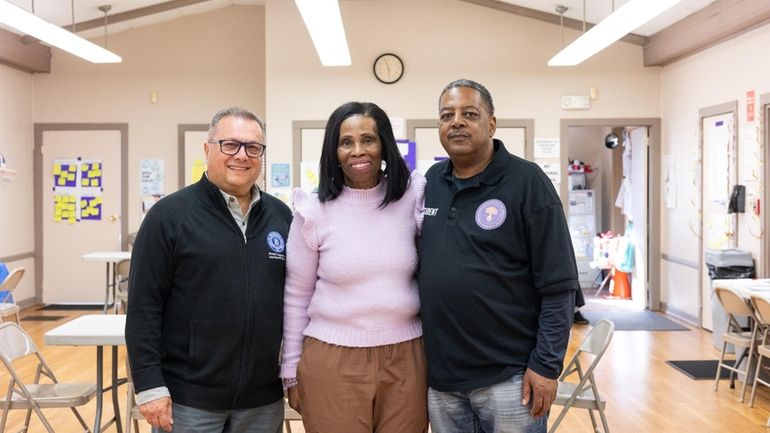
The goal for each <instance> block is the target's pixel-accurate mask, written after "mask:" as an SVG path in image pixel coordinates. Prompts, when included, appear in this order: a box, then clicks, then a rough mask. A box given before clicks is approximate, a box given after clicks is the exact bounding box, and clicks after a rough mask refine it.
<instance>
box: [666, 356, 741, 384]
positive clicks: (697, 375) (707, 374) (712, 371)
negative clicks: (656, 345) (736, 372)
mask: <svg viewBox="0 0 770 433" xmlns="http://www.w3.org/2000/svg"><path fill="white" fill-rule="evenodd" d="M718 362H719V361H718V360H716V359H708V360H698V361H666V364H668V365H670V366H672V367H674V368H676V369H677V370H679V371H681V372H682V373H684V374H685V375H686V376H687V377H689V378H690V379H693V380H707V379H711V380H714V378H715V377H716V375H717V363H718ZM725 363H726V364H730V365H733V363H734V361H732V360H729V361H725ZM719 377H720V378H722V379H727V378H729V377H730V370H728V369H726V368H723V369H722V371H720V372H719Z"/></svg>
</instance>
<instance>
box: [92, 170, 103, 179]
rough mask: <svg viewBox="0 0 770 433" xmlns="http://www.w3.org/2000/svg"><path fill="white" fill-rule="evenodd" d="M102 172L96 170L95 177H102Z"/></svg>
mask: <svg viewBox="0 0 770 433" xmlns="http://www.w3.org/2000/svg"><path fill="white" fill-rule="evenodd" d="M101 175H102V171H101V170H98V169H97V170H94V177H101Z"/></svg>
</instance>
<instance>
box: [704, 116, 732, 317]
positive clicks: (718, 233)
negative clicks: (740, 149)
mask: <svg viewBox="0 0 770 433" xmlns="http://www.w3.org/2000/svg"><path fill="white" fill-rule="evenodd" d="M728 106H729V107H725V108H731V107H732V105H730V104H728ZM723 111H724V110H723ZM735 125H736V118H735V112H734V111H732V110H730V111H726V112H722V113H719V114H714V115H708V116H704V117H702V118H701V137H702V143H703V156H702V159H701V164H702V166H701V176H702V183H701V191H702V192H701V193H702V199H701V200H702V201H701V203H702V207H701V238H702V245H701V251H700V260H699V261H700V273H701V287H700V291H701V293H700V299H701V302H700V310H701V314H700V315H701V320H700V322H701V323H700V326H701V327H703V328H705V329H708V330H713V329H714V325H713V317H712V314H711V303H712V302H715V299H712V296H713V294H712V287H711V280H710V278H709V276H708V268H707V267H706V262H705V260H704V253H705V250H706V249H718V250H721V249H726V248H734V247H735V246H736V240H737V239H738V236H737V233H736V230H737V219H736V215H735V214H729V213H727V205H728V202H729V200H730V191H731V190H732V188H733V186H734V185H735V184H736V180H737V171H738V170H737V158H736V146H735V142H736V136H735Z"/></svg>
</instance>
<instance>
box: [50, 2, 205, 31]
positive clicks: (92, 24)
mask: <svg viewBox="0 0 770 433" xmlns="http://www.w3.org/2000/svg"><path fill="white" fill-rule="evenodd" d="M207 1H211V0H171V1H167V2H165V3H158V4H154V5H150V6H145V7H143V8H138V9H133V10H130V11H125V12H120V13H117V14H113V15H107V25H109V24H116V23H121V22H123V21H129V20H135V19H137V18H142V17H146V16H148V15H154V14H158V13H161V12H166V11H170V10H174V9H179V8H183V7H186V6H192V5H195V4H198V3H204V2H207ZM103 26H104V18H95V19H92V20H88V21H83V22H79V23H75V31H77V32H82V31H84V30H91V29H95V28H98V27H103ZM63 27H64V28H65V29H67V30H69V31H73V30H72V25H69V26H63Z"/></svg>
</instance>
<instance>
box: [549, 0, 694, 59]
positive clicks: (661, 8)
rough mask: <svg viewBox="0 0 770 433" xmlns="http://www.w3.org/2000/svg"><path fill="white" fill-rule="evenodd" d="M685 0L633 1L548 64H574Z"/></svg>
mask: <svg viewBox="0 0 770 433" xmlns="http://www.w3.org/2000/svg"><path fill="white" fill-rule="evenodd" d="M680 1H681V0H629V1H628V3H626V4H624V5H623V6H621V7H620V8H618V10H616V11H615V12H613V13H612V14H610V15H609V16H608V17H606V18H605V19H603V20H602V21H601V22H599V24H597V25H596V26H594V27H593V28H592V29H591V30H589V31H587V32H585V33H583V34H582V35H580V37H579V38H577V39H576V40H575V41H574V42H572V43H571V44H569V45H568V46H567V47H566V48H564V49H563V50H561V51H559V53H558V54H556V55H555V56H553V57H551V60H549V61H548V66H574V65H577V64H580V63H581V62H582V61H584V60H585V59H587V58H589V57H591V56H593V55H594V54H596V53H598V52H599V51H601V50H603V49H605V48H607V47H608V46H610V45H611V44H612V43H614V42H615V41H617V40H618V39H620V38H622V37H623V36H625V35H627V34H628V33H630V32H632V31H633V30H635V29H636V28H638V27H639V26H641V25H642V24H644V23H646V22H647V21H649V20H651V19H653V18H655V17H656V16H658V15H660V14H662V13H663V12H665V11H667V10H668V9H669V8H671V7H672V6H674V5H675V4H677V3H679V2H680Z"/></svg>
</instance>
